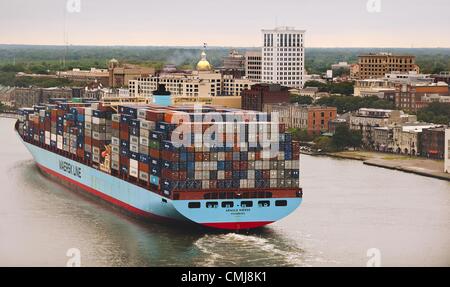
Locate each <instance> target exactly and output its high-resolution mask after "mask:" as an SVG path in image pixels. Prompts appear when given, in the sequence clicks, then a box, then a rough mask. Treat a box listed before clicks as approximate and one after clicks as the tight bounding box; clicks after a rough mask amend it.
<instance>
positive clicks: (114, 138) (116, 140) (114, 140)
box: [111, 137, 120, 146]
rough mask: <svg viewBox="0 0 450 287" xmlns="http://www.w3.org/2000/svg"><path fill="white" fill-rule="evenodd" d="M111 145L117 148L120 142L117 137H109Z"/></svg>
mask: <svg viewBox="0 0 450 287" xmlns="http://www.w3.org/2000/svg"><path fill="white" fill-rule="evenodd" d="M111 145H113V146H119V145H120V140H119V138H117V137H111Z"/></svg>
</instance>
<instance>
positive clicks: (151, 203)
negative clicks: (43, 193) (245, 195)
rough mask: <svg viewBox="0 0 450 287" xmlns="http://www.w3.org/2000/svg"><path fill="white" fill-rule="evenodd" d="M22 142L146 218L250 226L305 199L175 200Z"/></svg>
mask: <svg viewBox="0 0 450 287" xmlns="http://www.w3.org/2000/svg"><path fill="white" fill-rule="evenodd" d="M19 137H20V136H19ZM20 138H21V137H20ZM21 139H22V138H21ZM22 142H23V143H24V145H25V146H26V147H27V149H28V150H29V151H30V153H31V154H32V156H33V158H34V160H35V161H36V163H37V165H38V166H39V168H40V169H41V170H42V171H43V172H44V173H46V174H49V175H50V176H52V177H56V178H58V179H59V180H60V181H62V182H64V183H67V184H68V185H70V186H74V187H76V188H77V189H80V190H83V191H84V192H87V193H90V194H92V195H94V196H95V197H98V198H101V199H103V200H105V201H107V202H109V203H111V204H113V205H115V206H118V207H120V208H122V209H124V210H126V211H129V212H131V213H133V214H135V215H138V216H141V217H145V218H152V219H159V220H165V221H170V222H173V221H175V222H180V221H181V222H190V223H196V224H201V225H204V226H208V227H213V228H219V229H230V230H237V229H250V228H256V227H259V226H263V225H266V224H269V223H272V222H275V221H277V220H280V219H281V218H283V217H285V216H287V215H288V214H290V213H292V212H293V211H294V210H295V209H296V208H297V207H298V206H299V205H300V203H301V201H302V198H301V197H296V198H264V199H261V198H253V199H223V200H222V199H213V200H172V199H169V198H166V197H163V196H160V195H158V194H156V193H154V192H151V191H149V190H147V189H145V188H142V187H140V186H138V185H136V184H133V183H130V182H127V181H125V180H122V179H120V178H117V177H115V176H112V175H110V174H108V173H105V172H103V171H100V170H97V169H95V168H92V167H89V166H87V165H84V164H82V163H80V162H77V161H74V160H71V159H69V158H66V157H64V156H62V155H59V154H57V153H54V152H52V151H49V150H46V149H44V148H41V147H39V146H36V145H34V144H31V143H29V142H26V141H22ZM187 192H188V191H187ZM243 201H247V202H248V201H251V202H252V203H251V205H252V206H249V204H248V203H247V206H243ZM193 202H194V203H195V204H192V203H193ZM189 203H191V204H189ZM207 203H208V204H207ZM211 203H212V204H211ZM280 203H281V204H280Z"/></svg>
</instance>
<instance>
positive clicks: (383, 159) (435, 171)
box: [322, 151, 450, 181]
mask: <svg viewBox="0 0 450 287" xmlns="http://www.w3.org/2000/svg"><path fill="white" fill-rule="evenodd" d="M322 155H326V156H331V157H336V158H343V159H353V160H360V161H363V163H364V164H366V165H370V166H376V167H382V168H387V169H392V170H399V171H403V172H408V173H414V174H418V175H422V176H428V177H433V178H437V179H442V180H447V181H450V174H449V173H445V172H444V171H443V170H444V161H443V160H434V159H427V158H422V157H411V156H405V155H398V154H389V153H380V152H369V151H343V152H333V153H322Z"/></svg>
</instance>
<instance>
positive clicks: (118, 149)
mask: <svg viewBox="0 0 450 287" xmlns="http://www.w3.org/2000/svg"><path fill="white" fill-rule="evenodd" d="M111 151H112V152H113V153H117V154H119V153H120V148H119V147H118V146H115V145H113V146H111Z"/></svg>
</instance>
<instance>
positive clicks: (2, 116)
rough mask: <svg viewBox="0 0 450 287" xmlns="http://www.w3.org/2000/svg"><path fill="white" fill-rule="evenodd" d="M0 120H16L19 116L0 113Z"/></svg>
mask: <svg viewBox="0 0 450 287" xmlns="http://www.w3.org/2000/svg"><path fill="white" fill-rule="evenodd" d="M0 118H10V119H18V118H19V115H18V114H16V113H0Z"/></svg>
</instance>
